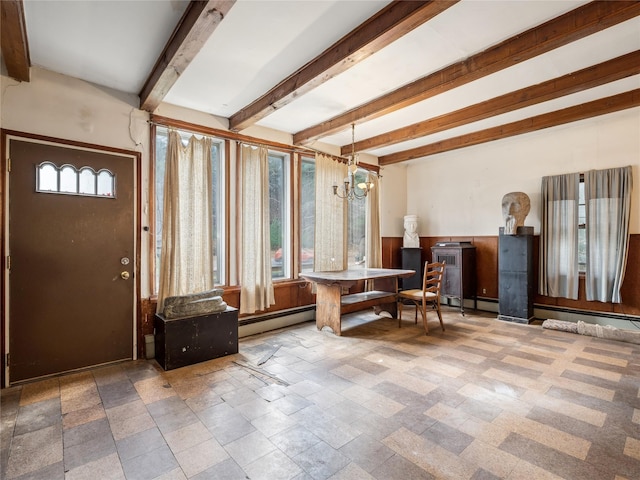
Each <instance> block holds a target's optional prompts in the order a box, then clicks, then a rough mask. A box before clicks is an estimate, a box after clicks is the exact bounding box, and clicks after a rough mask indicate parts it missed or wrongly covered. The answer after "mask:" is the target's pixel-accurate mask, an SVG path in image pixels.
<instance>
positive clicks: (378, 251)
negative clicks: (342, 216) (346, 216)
mask: <svg viewBox="0 0 640 480" xmlns="http://www.w3.org/2000/svg"><path fill="white" fill-rule="evenodd" d="M368 180H369V181H370V182H372V183H373V188H372V189H371V191H370V192H369V193H368V194H367V223H366V228H367V246H366V249H365V256H366V259H367V262H366V266H367V268H381V267H382V237H381V236H380V179H379V177H378V175H375V174H373V173H369V174H368Z"/></svg>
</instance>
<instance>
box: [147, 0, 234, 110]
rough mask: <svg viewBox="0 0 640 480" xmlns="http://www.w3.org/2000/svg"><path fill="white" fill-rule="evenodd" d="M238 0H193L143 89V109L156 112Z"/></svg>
mask: <svg viewBox="0 0 640 480" xmlns="http://www.w3.org/2000/svg"><path fill="white" fill-rule="evenodd" d="M234 4H235V0H206V1H197V0H195V1H194V0H192V1H191V2H190V3H189V5H188V6H187V9H186V10H185V12H184V15H183V16H182V18H181V19H180V22H179V23H178V25H177V26H176V28H175V30H174V31H173V33H172V34H171V38H170V39H169V41H168V42H167V45H166V46H165V47H164V50H163V51H162V53H161V54H160V57H158V60H157V61H156V64H155V65H154V67H153V69H152V70H151V74H150V75H149V77H148V78H147V80H146V82H145V84H144V86H143V87H142V90H141V91H140V108H141V109H142V110H146V111H148V112H153V111H154V110H155V109H156V108H157V107H158V105H160V103H161V102H162V100H163V99H164V97H165V96H166V95H167V93H168V92H169V90H170V89H171V87H172V86H173V85H174V84H175V83H176V81H177V80H178V77H179V76H180V75H181V74H182V72H184V71H185V69H186V68H187V66H188V65H189V63H191V61H192V60H193V59H194V58H195V56H196V55H197V54H198V52H199V51H200V49H201V48H202V46H203V45H204V44H205V43H206V41H207V40H208V39H209V37H210V36H211V34H212V33H213V31H214V30H215V29H216V28H217V27H218V25H220V22H222V20H223V19H224V17H225V16H226V15H227V13H228V12H229V10H230V9H231V7H232V6H233V5H234Z"/></svg>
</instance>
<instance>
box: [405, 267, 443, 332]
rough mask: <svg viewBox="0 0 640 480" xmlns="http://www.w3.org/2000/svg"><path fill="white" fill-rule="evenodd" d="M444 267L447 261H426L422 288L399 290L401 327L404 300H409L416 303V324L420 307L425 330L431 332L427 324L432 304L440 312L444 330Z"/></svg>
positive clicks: (439, 316) (441, 324) (439, 315)
mask: <svg viewBox="0 0 640 480" xmlns="http://www.w3.org/2000/svg"><path fill="white" fill-rule="evenodd" d="M444 267H445V262H434V263H429V262H425V264H424V276H423V277H422V289H419V288H416V289H413V290H403V291H400V292H398V296H397V298H398V327H400V326H401V323H402V306H403V302H404V301H406V300H409V301H411V302H413V303H415V305H416V318H415V323H416V324H417V323H418V309H420V313H421V314H422V321H423V323H424V331H425V332H426V334H427V335H428V334H429V327H428V326H427V305H432V306H433V308H434V309H435V310H436V312H437V313H438V318H439V319H440V326H441V327H442V331H444V324H443V323H442V312H441V311H440V285H441V283H442V275H443V274H444Z"/></svg>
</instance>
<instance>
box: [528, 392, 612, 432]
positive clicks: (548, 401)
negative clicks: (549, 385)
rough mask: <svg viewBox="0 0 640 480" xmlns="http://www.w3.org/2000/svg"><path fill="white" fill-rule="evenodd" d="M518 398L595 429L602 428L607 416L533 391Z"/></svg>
mask: <svg viewBox="0 0 640 480" xmlns="http://www.w3.org/2000/svg"><path fill="white" fill-rule="evenodd" d="M520 398H521V399H522V400H523V401H525V402H528V403H530V404H531V405H533V406H536V407H542V408H545V409H547V410H551V411H552V412H556V413H560V414H562V415H566V416H567V417H571V418H574V419H576V420H580V421H582V422H587V423H589V424H591V425H594V426H596V427H602V426H603V425H604V422H605V420H606V419H607V414H606V413H604V412H600V411H598V410H594V409H593V408H588V407H584V406H582V405H578V404H576V403H573V402H568V401H566V400H562V399H560V398H555V397H549V396H546V395H543V394H540V393H538V392H534V391H528V392H525V393H524V395H522V397H520Z"/></svg>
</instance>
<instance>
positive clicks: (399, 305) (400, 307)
mask: <svg viewBox="0 0 640 480" xmlns="http://www.w3.org/2000/svg"><path fill="white" fill-rule="evenodd" d="M401 327H402V300H400V301H399V302H398V328H401Z"/></svg>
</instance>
